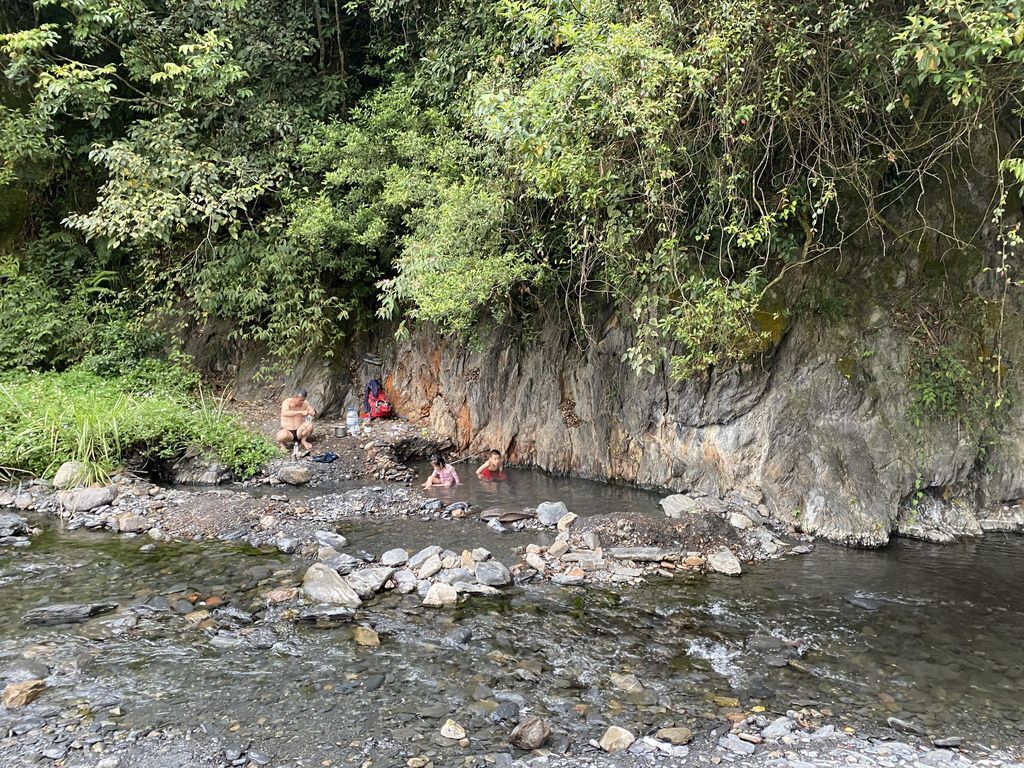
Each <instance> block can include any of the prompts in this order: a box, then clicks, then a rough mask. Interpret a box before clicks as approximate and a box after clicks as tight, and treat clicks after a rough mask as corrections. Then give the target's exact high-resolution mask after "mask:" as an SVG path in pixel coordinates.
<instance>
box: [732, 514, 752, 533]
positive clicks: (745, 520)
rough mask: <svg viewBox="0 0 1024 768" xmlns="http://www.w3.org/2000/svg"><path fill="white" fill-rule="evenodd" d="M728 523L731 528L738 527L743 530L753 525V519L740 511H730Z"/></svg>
mask: <svg viewBox="0 0 1024 768" xmlns="http://www.w3.org/2000/svg"><path fill="white" fill-rule="evenodd" d="M729 525H731V526H732V527H733V528H738V529H740V530H741V531H745V530H747V529H748V528H753V527H754V521H753V520H751V519H750V518H749V517H747V516H746V515H744V514H743V513H742V512H732V513H730V514H729Z"/></svg>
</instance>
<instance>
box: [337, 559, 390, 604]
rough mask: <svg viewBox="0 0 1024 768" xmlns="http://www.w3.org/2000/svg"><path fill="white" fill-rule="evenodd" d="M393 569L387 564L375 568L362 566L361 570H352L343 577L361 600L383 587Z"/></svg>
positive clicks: (371, 595)
mask: <svg viewBox="0 0 1024 768" xmlns="http://www.w3.org/2000/svg"><path fill="white" fill-rule="evenodd" d="M394 573H395V569H394V568H388V567H387V566H383V567H377V568H363V569H362V570H361V571H354V572H352V573H350V574H349V575H348V576H346V577H345V580H346V581H347V582H348V583H349V586H350V587H352V589H353V590H355V592H356V594H357V595H359V597H361V598H362V599H363V600H368V599H369V598H371V597H373V595H374V594H375V593H377V592H380V591H381V590H382V589H384V585H385V584H387V582H388V579H390V578H391V577H392V575H394Z"/></svg>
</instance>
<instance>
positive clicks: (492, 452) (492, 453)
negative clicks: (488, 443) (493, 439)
mask: <svg viewBox="0 0 1024 768" xmlns="http://www.w3.org/2000/svg"><path fill="white" fill-rule="evenodd" d="M487 455H488V456H497V457H498V458H499V459H500V458H501V451H499V450H498V449H497V448H492V449H491V452H490V453H489V454H487Z"/></svg>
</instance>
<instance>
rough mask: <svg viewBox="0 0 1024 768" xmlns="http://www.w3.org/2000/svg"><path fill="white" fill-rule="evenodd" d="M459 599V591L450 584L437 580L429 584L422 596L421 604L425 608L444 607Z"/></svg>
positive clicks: (453, 603)
mask: <svg viewBox="0 0 1024 768" xmlns="http://www.w3.org/2000/svg"><path fill="white" fill-rule="evenodd" d="M458 600H459V593H458V591H457V590H456V589H455V587H453V586H452V585H451V584H444V583H441V582H438V583H436V584H431V585H430V589H428V590H427V595H426V597H424V598H423V605H424V606H425V607H427V608H445V607H447V606H450V605H455V603H457V602H458Z"/></svg>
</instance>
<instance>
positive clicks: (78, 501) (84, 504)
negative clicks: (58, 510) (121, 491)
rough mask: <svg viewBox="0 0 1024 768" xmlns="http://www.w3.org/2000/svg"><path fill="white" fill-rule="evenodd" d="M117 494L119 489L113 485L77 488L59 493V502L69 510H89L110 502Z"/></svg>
mask: <svg viewBox="0 0 1024 768" xmlns="http://www.w3.org/2000/svg"><path fill="white" fill-rule="evenodd" d="M116 496H117V491H116V490H115V489H114V487H113V486H112V485H108V486H106V487H104V488H76V489H75V490H72V491H61V492H60V493H58V494H57V502H58V503H59V504H60V505H61V507H62V508H63V509H65V510H67V511H68V512H89V511H91V510H94V509H96V508H97V507H104V506H106V505H108V504H110V502H112V501H113V500H114V497H116Z"/></svg>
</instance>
